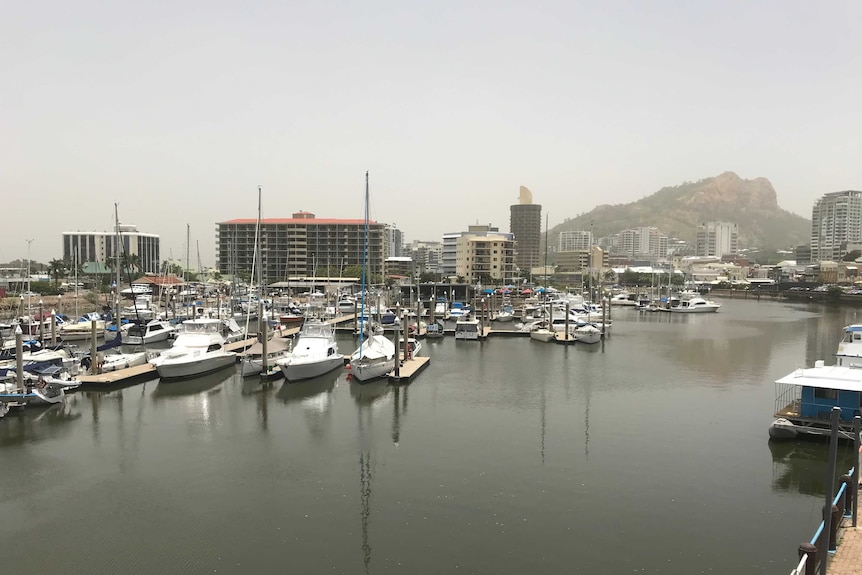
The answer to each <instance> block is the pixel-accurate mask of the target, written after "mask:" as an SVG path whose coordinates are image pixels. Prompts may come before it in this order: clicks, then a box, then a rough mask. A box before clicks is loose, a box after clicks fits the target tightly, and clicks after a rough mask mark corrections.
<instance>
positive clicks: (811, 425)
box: [769, 360, 862, 440]
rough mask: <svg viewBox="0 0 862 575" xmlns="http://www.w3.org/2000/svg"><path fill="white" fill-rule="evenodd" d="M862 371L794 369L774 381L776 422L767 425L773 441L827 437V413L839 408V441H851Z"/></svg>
mask: <svg viewBox="0 0 862 575" xmlns="http://www.w3.org/2000/svg"><path fill="white" fill-rule="evenodd" d="M860 397H862V369H859V368H857V367H852V366H848V365H831V366H827V365H825V364H824V362H823V360H817V361H816V362H814V367H812V368H807V369H797V370H794V371H792V372H791V373H789V374H787V375H785V376H784V377H782V378H780V379H777V380H776V381H775V418H776V419H775V420H774V421H773V422H772V424H771V425H770V426H769V437H770V438H772V439H796V438H799V437H815V438H817V437H821V438H823V437H829V436H830V435H831V426H830V413H831V412H832V408H833V407H840V408H841V413H840V416H839V421H838V427H839V429H838V437H839V439H849V440H853V439H854V435H855V434H854V431H853V418H854V416H856V415H858V414H859V409H860V405H862V403H860Z"/></svg>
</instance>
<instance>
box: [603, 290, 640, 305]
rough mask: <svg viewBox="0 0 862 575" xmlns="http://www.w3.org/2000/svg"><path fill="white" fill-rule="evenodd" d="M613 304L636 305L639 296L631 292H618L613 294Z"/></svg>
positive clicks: (611, 301)
mask: <svg viewBox="0 0 862 575" xmlns="http://www.w3.org/2000/svg"><path fill="white" fill-rule="evenodd" d="M610 303H611V305H618V306H625V307H635V306H637V305H638V299H637V296H635V295H634V294H630V293H625V292H623V293H618V294H616V295H615V296H613V297H612V298H611V300H610Z"/></svg>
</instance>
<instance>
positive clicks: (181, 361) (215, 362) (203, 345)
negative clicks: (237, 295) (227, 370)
mask: <svg viewBox="0 0 862 575" xmlns="http://www.w3.org/2000/svg"><path fill="white" fill-rule="evenodd" d="M221 326H222V322H221V320H219V319H211V318H198V319H189V320H186V321H184V322H183V323H182V326H181V329H180V331H179V335H178V336H177V339H176V341H174V345H173V347H171V348H170V349H168V350H166V351H164V352H162V354H161V355H159V356H158V357H155V358H153V359H152V360H150V363H152V364H153V365H154V366H155V368H156V371H158V373H159V377H161V378H163V379H174V378H182V377H194V376H197V375H203V374H205V373H209V372H211V371H215V370H217V369H222V368H224V367H227V366H229V365H233V363H234V362H235V361H236V353H234V352H232V351H227V350H226V349H225V347H224V346H225V338H224V336H222V334H221Z"/></svg>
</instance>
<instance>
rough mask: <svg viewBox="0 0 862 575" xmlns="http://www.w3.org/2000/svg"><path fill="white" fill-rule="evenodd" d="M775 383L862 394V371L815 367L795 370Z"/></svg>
mask: <svg viewBox="0 0 862 575" xmlns="http://www.w3.org/2000/svg"><path fill="white" fill-rule="evenodd" d="M775 383H786V384H790V385H802V386H806V387H819V388H822V389H837V390H841V391H859V392H862V369H860V368H858V367H847V366H838V365H830V366H823V365H817V366H816V367H810V368H807V369H797V370H796V371H794V372H792V373H789V374H787V375H785V376H784V377H782V378H781V379H777V380H775Z"/></svg>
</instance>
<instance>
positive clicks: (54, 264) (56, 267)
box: [48, 259, 67, 287]
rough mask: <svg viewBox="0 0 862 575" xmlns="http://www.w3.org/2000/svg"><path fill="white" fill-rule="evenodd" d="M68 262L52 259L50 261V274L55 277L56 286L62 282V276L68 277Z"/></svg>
mask: <svg viewBox="0 0 862 575" xmlns="http://www.w3.org/2000/svg"><path fill="white" fill-rule="evenodd" d="M66 270H67V268H66V262H64V261H63V260H57V259H54V260H51V261H50V262H48V274H49V275H50V276H51V277H52V278H54V287H57V284H58V283H60V278H64V277H66Z"/></svg>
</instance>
